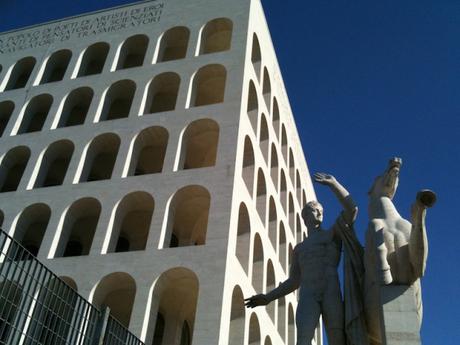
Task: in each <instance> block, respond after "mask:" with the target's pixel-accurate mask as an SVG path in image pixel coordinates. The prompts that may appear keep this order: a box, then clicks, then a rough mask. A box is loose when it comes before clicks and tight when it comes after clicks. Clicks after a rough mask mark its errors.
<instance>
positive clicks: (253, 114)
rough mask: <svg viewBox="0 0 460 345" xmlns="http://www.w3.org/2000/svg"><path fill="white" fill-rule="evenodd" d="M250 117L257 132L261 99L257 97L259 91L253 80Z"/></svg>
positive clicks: (249, 100)
mask: <svg viewBox="0 0 460 345" xmlns="http://www.w3.org/2000/svg"><path fill="white" fill-rule="evenodd" d="M247 113H248V118H249V121H250V122H251V125H252V129H253V131H254V133H257V120H258V118H259V101H258V99H257V91H256V87H255V86H254V82H253V81H252V80H251V81H250V83H249V94H248V109H247Z"/></svg>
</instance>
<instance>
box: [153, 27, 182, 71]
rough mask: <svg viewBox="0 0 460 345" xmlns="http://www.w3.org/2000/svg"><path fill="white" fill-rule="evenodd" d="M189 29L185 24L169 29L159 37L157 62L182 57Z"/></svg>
mask: <svg viewBox="0 0 460 345" xmlns="http://www.w3.org/2000/svg"><path fill="white" fill-rule="evenodd" d="M189 37H190V30H189V29H188V28H186V27H185V26H176V27H174V28H171V29H169V30H168V31H166V32H165V33H164V34H163V37H161V42H160V47H159V50H158V59H157V62H163V61H171V60H177V59H183V58H185V56H186V55H187V47H188V40H189Z"/></svg>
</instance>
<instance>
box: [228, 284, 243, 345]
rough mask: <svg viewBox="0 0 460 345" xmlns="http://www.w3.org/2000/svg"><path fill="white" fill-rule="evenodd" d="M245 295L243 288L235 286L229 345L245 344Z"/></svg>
mask: <svg viewBox="0 0 460 345" xmlns="http://www.w3.org/2000/svg"><path fill="white" fill-rule="evenodd" d="M245 317H246V315H245V307H244V297H243V292H242V291H241V288H240V287H239V286H238V285H237V286H235V287H234V288H233V293H232V307H231V312H230V331H229V341H228V345H244V322H245Z"/></svg>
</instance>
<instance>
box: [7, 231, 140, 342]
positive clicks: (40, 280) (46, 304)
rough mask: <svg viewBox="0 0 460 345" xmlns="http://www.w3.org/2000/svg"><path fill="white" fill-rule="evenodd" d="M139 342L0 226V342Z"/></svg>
mask: <svg viewBox="0 0 460 345" xmlns="http://www.w3.org/2000/svg"><path fill="white" fill-rule="evenodd" d="M7 344H8V345H144V344H143V342H141V341H140V340H139V339H138V338H137V337H136V336H134V335H133V334H132V333H131V332H129V330H128V329H127V328H126V327H124V326H123V325H121V324H120V323H119V322H118V321H117V320H115V319H114V318H113V317H112V316H110V315H109V309H108V308H106V309H104V310H103V311H100V310H99V309H98V308H96V307H95V306H93V305H92V304H91V303H89V302H88V301H87V300H85V299H84V298H83V297H81V296H80V295H79V294H78V293H77V292H76V291H75V290H73V289H72V288H71V287H70V286H69V285H67V284H66V283H65V282H64V281H63V280H61V279H60V278H59V277H58V276H57V275H55V274H54V273H52V272H51V271H50V270H49V269H48V268H46V267H45V266H44V265H43V264H42V263H41V262H40V261H38V260H37V259H36V258H35V257H34V256H33V255H32V254H31V253H30V252H28V251H27V250H26V249H25V248H24V247H23V246H22V245H21V244H20V243H18V242H17V241H16V240H14V239H13V238H11V237H10V236H8V235H7V234H6V233H5V232H4V231H3V230H1V229H0V345H7Z"/></svg>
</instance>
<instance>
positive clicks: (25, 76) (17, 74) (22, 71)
mask: <svg viewBox="0 0 460 345" xmlns="http://www.w3.org/2000/svg"><path fill="white" fill-rule="evenodd" d="M35 63H36V60H35V58H33V57H31V56H28V57H25V58H23V59H21V60H19V61H18V62H16V64H15V65H14V67H13V69H12V71H11V74H10V76H9V79H8V83H7V84H6V87H5V91H6V90H15V89H21V88H23V87H25V86H26V85H27V82H28V81H29V78H30V75H31V74H32V71H33V70H34V67H35Z"/></svg>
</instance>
